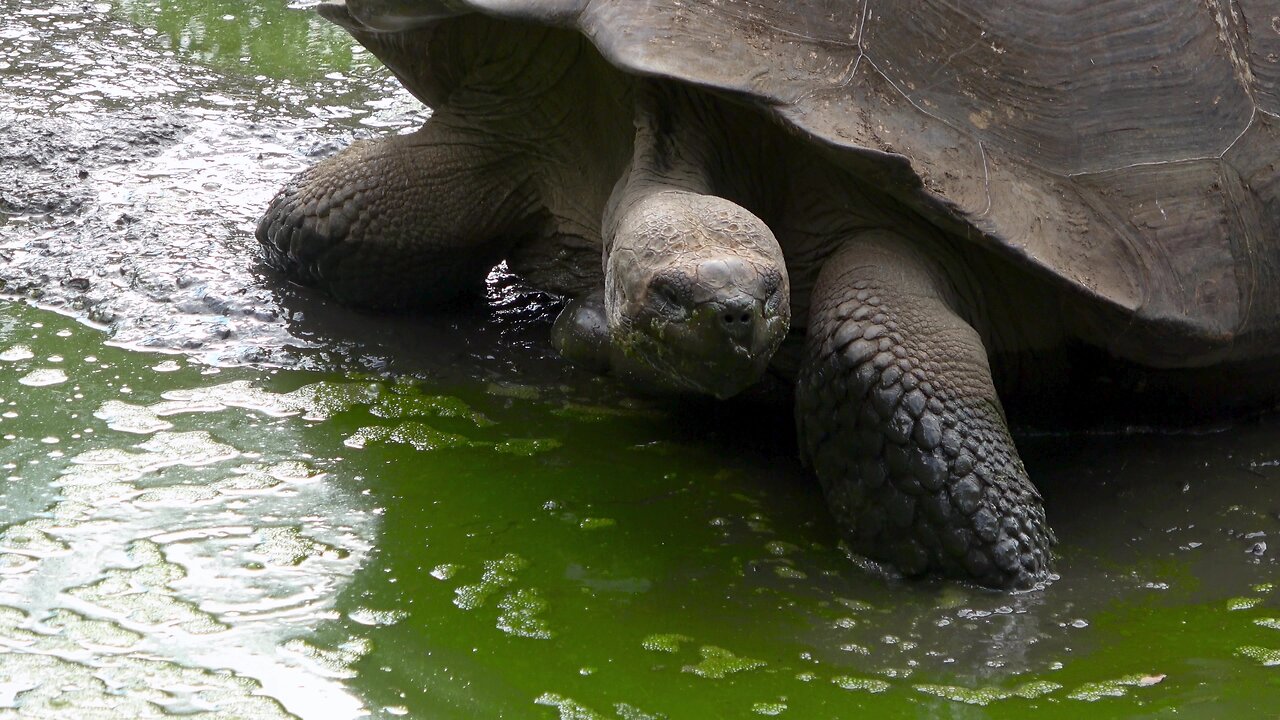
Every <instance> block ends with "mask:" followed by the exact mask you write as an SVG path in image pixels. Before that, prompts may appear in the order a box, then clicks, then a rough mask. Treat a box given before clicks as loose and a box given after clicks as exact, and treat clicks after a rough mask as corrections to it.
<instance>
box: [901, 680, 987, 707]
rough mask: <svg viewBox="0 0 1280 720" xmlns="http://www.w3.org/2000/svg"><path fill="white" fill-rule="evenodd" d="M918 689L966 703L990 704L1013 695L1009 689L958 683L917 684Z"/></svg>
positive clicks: (928, 693) (925, 692)
mask: <svg viewBox="0 0 1280 720" xmlns="http://www.w3.org/2000/svg"><path fill="white" fill-rule="evenodd" d="M915 687H916V690H917V691H919V692H922V693H924V694H926V695H933V696H934V697H940V698H943V699H946V700H950V701H952V702H959V703H965V704H966V705H989V704H991V703H993V702H996V701H997V700H1004V699H1005V698H1008V697H1010V696H1011V693H1010V692H1009V691H1008V690H1002V689H1000V688H994V687H980V688H966V687H960V686H958V685H930V684H924V685H916V686H915Z"/></svg>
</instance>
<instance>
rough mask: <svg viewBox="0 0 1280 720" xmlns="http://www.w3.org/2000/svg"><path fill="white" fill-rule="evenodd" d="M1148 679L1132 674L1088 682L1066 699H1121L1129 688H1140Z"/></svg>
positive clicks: (1088, 700) (1091, 700)
mask: <svg viewBox="0 0 1280 720" xmlns="http://www.w3.org/2000/svg"><path fill="white" fill-rule="evenodd" d="M1147 677H1150V676H1148V675H1142V674H1133V675H1125V676H1123V677H1119V678H1116V679H1115V680H1103V681H1100V682H1089V683H1085V684H1083V685H1081V686H1080V687H1078V688H1076V689H1075V690H1072V691H1071V692H1070V693H1068V694H1067V697H1069V698H1071V699H1072V700H1084V701H1087V702H1094V701H1097V700H1101V699H1102V698H1107V697H1123V696H1124V695H1126V694H1127V693H1128V692H1129V688H1133V687H1142V686H1144V685H1145V684H1148V683H1145V682H1144V679H1145V678H1147Z"/></svg>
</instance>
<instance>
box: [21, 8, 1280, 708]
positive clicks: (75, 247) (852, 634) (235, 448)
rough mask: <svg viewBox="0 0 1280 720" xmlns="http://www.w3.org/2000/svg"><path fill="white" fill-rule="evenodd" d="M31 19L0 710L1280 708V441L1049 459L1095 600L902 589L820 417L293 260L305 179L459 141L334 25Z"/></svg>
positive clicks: (25, 40)
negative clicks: (670, 387)
mask: <svg viewBox="0 0 1280 720" xmlns="http://www.w3.org/2000/svg"><path fill="white" fill-rule="evenodd" d="M0 8H2V9H3V10H2V11H0V108H3V109H0V125H2V126H3V127H4V128H5V129H4V137H5V138H6V140H7V141H8V142H7V143H6V144H5V145H4V146H3V147H0V281H3V282H4V285H5V292H6V294H7V296H8V297H9V301H7V302H6V303H4V304H0V438H2V439H0V647H2V648H3V650H2V651H0V717H7V716H15V717H24V718H25V717H35V718H40V717H48V718H62V717H103V718H135V717H165V716H169V715H182V716H196V717H209V718H214V717H249V718H272V717H290V716H293V717H300V718H324V719H326V720H327V719H329V718H354V717H363V716H373V717H400V716H409V717H421V718H440V717H445V718H448V717H459V718H470V717H499V716H502V717H516V718H523V717H530V718H540V717H545V718H555V717H561V718H590V717H606V718H642V717H663V716H665V717H671V718H682V717H754V716H762V715H763V716H772V715H779V716H782V717H796V718H814V717H845V716H854V715H859V714H865V715H866V716H868V717H889V718H891V717H910V718H977V717H1008V718H1022V717H1026V716H1027V715H1028V714H1029V713H1032V712H1035V713H1036V714H1037V715H1036V716H1037V717H1040V716H1045V717H1064V718H1068V717H1069V718H1075V717H1080V716H1081V715H1086V714H1088V715H1091V716H1097V717H1135V716H1140V717H1193V718H1221V717H1232V718H1252V717H1258V718H1264V717H1274V716H1275V715H1276V712H1277V711H1280V590H1277V588H1276V587H1275V586H1274V583H1277V582H1280V573H1277V571H1276V556H1277V550H1280V545H1278V543H1280V539H1278V538H1280V491H1278V490H1277V487H1278V483H1280V422H1278V421H1277V420H1275V419H1267V420H1263V421H1256V422H1247V423H1241V424H1238V425H1236V426H1233V427H1231V428H1229V429H1219V430H1216V431H1213V432H1208V431H1206V432H1184V433H1154V432H1153V433H1145V434H1136V435H1129V436H1118V435H1099V436H1034V437H1022V438H1020V443H1021V447H1022V448H1023V450H1024V454H1025V456H1026V459H1027V462H1028V465H1029V466H1030V468H1031V471H1032V474H1033V477H1035V478H1036V479H1037V482H1038V483H1039V484H1040V485H1041V487H1042V488H1043V489H1044V492H1045V495H1046V501H1047V506H1048V511H1049V515H1050V520H1051V521H1052V522H1053V524H1054V526H1055V527H1056V529H1057V532H1058V535H1059V537H1060V538H1061V539H1062V543H1063V544H1062V547H1061V558H1060V561H1059V570H1060V571H1061V573H1062V576H1063V577H1062V579H1061V580H1059V581H1058V582H1057V583H1055V584H1054V585H1052V586H1051V587H1050V588H1049V589H1048V590H1047V591H1044V592H1037V593H1028V594H1021V595H1006V594H992V593H987V592H981V591H976V590H971V589H967V588H965V587H962V586H960V585H957V584H954V583H902V582H899V581H895V580H892V579H886V578H885V577H884V576H883V575H882V574H880V573H878V572H876V571H875V569H874V568H869V567H867V566H866V565H865V563H861V562H859V561H857V560H856V559H854V558H850V557H848V556H847V555H846V554H845V553H844V552H843V550H842V549H841V548H840V546H839V543H838V538H837V536H836V534H835V530H834V528H833V526H832V524H831V523H830V522H829V521H828V519H827V518H826V515H825V510H824V508H823V505H822V501H821V498H820V496H819V494H818V492H817V491H816V489H815V487H814V486H813V484H812V483H811V481H809V480H808V479H807V478H806V476H805V475H804V474H803V472H801V470H800V469H799V468H798V467H797V464H796V463H795V462H794V460H793V459H792V458H793V457H794V448H793V447H791V443H790V441H789V440H788V439H787V438H788V435H789V432H790V430H789V427H790V423H789V421H788V417H787V411H786V409H785V408H782V409H779V408H776V407H771V406H769V405H767V404H756V405H752V404H738V405H734V406H729V407H725V406H716V405H693V406H683V407H667V406H663V405H659V404H655V403H653V402H651V401H646V400H642V399H637V398H632V397H629V396H628V395H627V394H626V393H625V391H623V390H622V389H620V388H617V387H615V386H613V385H612V384H611V383H609V382H608V381H603V380H599V379H596V378H592V377H590V376H588V375H585V374H582V373H578V372H575V371H572V370H570V369H568V368H565V367H564V366H563V364H561V363H560V362H558V361H557V360H556V359H555V358H554V357H553V356H552V354H551V352H550V351H549V349H548V348H547V342H546V331H547V328H548V325H549V319H550V317H551V315H552V314H553V312H554V309H555V303H554V302H553V301H551V300H550V299H548V298H545V297H542V296H539V295H537V294H534V293H529V292H527V291H525V290H523V289H522V288H520V286H519V285H518V283H516V282H515V281H514V280H512V279H511V278H507V277H505V276H502V275H500V274H495V276H494V277H493V278H492V282H491V285H490V296H489V298H488V299H487V300H486V301H485V302H483V303H479V304H477V306H475V307H472V308H467V309H464V310H461V311H459V312H457V313H454V314H451V315H446V316H443V317H439V318H432V319H425V320H424V319H414V318H381V317H373V318H371V317H368V316H361V315H358V314H355V313H351V312H349V311H346V310H343V309H341V308H337V307H333V306H332V305H330V304H329V303H327V302H325V301H324V300H323V299H322V298H317V297H315V296H312V295H311V294H309V293H307V292H304V291H300V290H297V289H294V288H290V287H288V286H283V285H281V284H280V283H279V281H278V280H277V279H276V278H273V277H272V276H270V275H269V274H268V273H265V272H263V271H262V270H261V269H260V268H258V267H257V266H256V264H255V260H254V255H253V252H254V249H253V245H254V241H253V239H252V235H251V232H252V226H253V223H254V221H255V219H256V216H257V214H258V213H259V212H260V210H261V207H262V206H263V205H264V204H265V202H266V200H267V199H268V198H269V197H270V195H271V194H272V193H273V192H274V191H275V188H276V187H277V186H278V184H279V183H280V182H282V181H283V179H284V178H285V177H287V176H288V175H289V174H290V173H292V172H295V171H296V170H297V169H299V168H301V167H303V166H305V165H306V164H308V163H310V162H313V161H314V159H315V158H316V157H320V156H322V155H324V154H326V153H328V152H332V151H333V150H335V149H336V148H338V147H341V146H342V145H344V144H345V143H347V142H349V141H350V140H351V139H352V138H354V137H358V136H363V135H369V134H374V133H378V132H395V131H397V130H399V129H403V128H410V127H413V126H414V125H415V124H416V123H418V122H421V119H422V117H423V116H424V111H422V110H421V109H420V108H419V107H417V106H416V105H415V104H414V103H413V102H412V100H411V99H409V98H407V97H406V96H405V95H404V94H403V93H402V92H400V91H398V90H397V89H396V88H395V85H394V83H393V82H392V81H390V80H389V79H388V78H387V77H386V75H385V73H384V72H383V71H382V70H380V69H379V68H378V67H377V66H376V64H375V63H373V62H372V61H371V60H370V59H369V57H368V55H367V54H364V53H361V52H359V51H358V49H355V48H352V46H351V45H350V43H349V42H347V41H346V39H345V38H344V37H343V36H342V35H341V34H339V33H336V32H335V31H333V30H331V29H330V28H327V27H326V26H324V25H323V24H322V23H320V22H318V21H316V20H315V19H314V18H313V17H312V16H311V15H310V14H309V13H307V12H305V11H302V10H290V9H287V8H285V7H283V5H280V4H277V3H262V4H259V5H248V4H245V3H239V2H228V1H224V2H201V3H195V2H168V1H166V2H120V3H117V4H114V5H106V4H103V5H91V6H85V5H80V4H74V5H66V6H60V7H59V6H55V7H52V8H51V7H49V6H48V5H39V6H37V5H36V4H35V3H31V2H20V1H18V0H0ZM51 310H52V311H57V313H55V312H51Z"/></svg>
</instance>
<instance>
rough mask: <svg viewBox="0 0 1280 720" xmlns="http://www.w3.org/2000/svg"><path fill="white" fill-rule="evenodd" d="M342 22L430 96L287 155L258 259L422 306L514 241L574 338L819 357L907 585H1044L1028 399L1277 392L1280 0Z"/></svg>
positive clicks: (683, 385)
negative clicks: (1024, 444) (414, 113)
mask: <svg viewBox="0 0 1280 720" xmlns="http://www.w3.org/2000/svg"><path fill="white" fill-rule="evenodd" d="M319 11H320V12H321V13H322V14H323V15H324V16H325V17H327V18H329V19H330V20H332V21H334V22H336V23H338V24H339V25H341V26H343V27H344V28H346V29H347V30H348V31H349V32H350V33H351V34H352V35H354V36H355V38H356V39H357V40H359V42H360V43H362V44H363V45H364V46H366V47H367V48H369V49H370V50H371V51H372V52H373V53H374V54H375V55H377V56H378V57H379V58H380V59H381V60H382V61H383V62H384V63H386V65H387V66H388V67H389V68H390V69H391V70H392V71H393V72H394V73H395V74H396V76H397V77H398V78H399V79H400V81H401V82H402V83H403V84H404V85H405V87H407V88H408V89H409V90H410V91H411V92H412V93H413V94H414V95H416V96H417V97H418V98H420V99H421V100H422V101H423V102H424V103H426V104H427V105H429V106H430V107H431V108H433V114H432V115H431V118H430V120H428V121H427V123H426V125H425V126H424V127H423V128H421V129H420V130H418V131H417V132H414V133H412V134H407V135H395V136H391V137H386V138H382V139H379V140H376V141H372V142H362V143H358V144H355V145H353V146H352V147H350V148H348V149H347V150H345V151H344V152H342V153H340V154H338V155H336V156H334V157H332V158H329V159H327V160H325V161H323V162H321V163H319V164H317V165H316V166H314V167H312V168H311V169H309V170H307V171H305V172H303V173H301V174H300V175H298V176H297V177H296V178H295V179H294V180H293V181H291V182H290V183H289V184H288V185H287V187H285V188H284V189H283V190H282V191H281V192H280V194H279V195H278V196H277V197H276V198H275V199H274V200H273V201H272V203H271V205H270V207H269V208H268V210H267V212H266V215H265V216H264V217H263V219H262V222H261V224H260V225H259V228H258V239H259V240H260V241H261V243H262V245H263V247H264V250H265V255H266V259H267V262H268V263H269V264H271V265H272V266H274V267H276V268H279V269H280V270H282V271H283V272H284V273H286V274H287V275H288V276H290V277H292V278H294V279H296V280H298V281H300V282H303V283H307V284H313V285H316V286H319V287H321V288H323V289H325V290H327V291H328V292H329V293H331V294H332V295H333V296H335V297H336V298H338V299H340V300H342V301H344V302H349V303H352V304H356V305H361V306H366V307H372V308H422V307H431V306H438V305H440V304H441V303H444V302H447V301H450V300H452V299H454V298H456V297H457V296H459V295H462V294H465V293H468V292H473V291H475V290H476V289H478V288H479V287H481V286H482V283H483V279H484V278H485V276H486V274H487V273H488V272H489V271H490V270H491V268H493V267H494V265H495V264H497V263H499V262H501V261H504V260H505V261H506V263H507V264H508V266H509V267H510V269H511V270H512V271H514V272H516V273H518V274H520V275H522V276H523V277H524V278H526V279H527V280H528V281H529V282H530V283H531V284H532V285H534V286H537V287H540V288H543V289H546V290H548V291H551V292H555V293H561V294H563V295H565V296H568V297H570V298H572V299H573V300H572V302H571V304H570V305H569V307H568V308H567V310H566V311H565V313H564V315H562V316H561V318H560V319H559V320H558V321H557V325H556V328H555V330H554V333H553V334H554V341H555V343H556V345H557V347H558V348H559V349H560V350H561V352H562V353H563V354H565V355H566V356H568V357H569V358H570V359H573V360H577V361H580V362H585V363H591V364H595V365H598V366H601V367H608V368H610V369H611V370H612V371H613V372H615V373H617V374H618V375H620V376H622V377H625V378H629V379H630V380H632V381H633V382H635V383H638V384H642V385H645V386H648V387H654V388H665V389H673V390H680V391H689V392H695V393H705V394H710V395H713V396H716V397H726V396H729V395H733V394H734V393H737V392H738V391H740V390H742V389H743V388H745V387H746V386H748V385H751V384H752V383H753V382H754V381H756V380H757V379H759V378H760V377H761V375H762V373H764V372H766V371H767V370H768V371H769V372H773V373H778V374H781V375H782V376H784V377H789V378H791V379H794V382H795V408H796V410H795V414H796V425H797V429H798V432H799V447H800V451H801V455H802V457H803V459H804V461H805V462H806V463H807V464H808V465H809V466H811V467H812V468H813V470H814V472H815V473H816V475H817V477H818V479H819V481H820V482H821V484H822V486H823V488H824V490H825V493H826V496H827V498H828V501H829V504H830V506H831V509H832V511H833V513H834V515H835V517H836V518H837V519H838V521H839V522H840V524H841V525H842V527H843V529H844V531H845V533H846V535H847V537H848V539H849V541H850V542H851V544H852V545H853V546H854V547H855V548H856V549H857V550H859V551H860V552H862V553H864V554H866V555H868V556H870V557H872V558H876V559H879V560H882V561H885V562H887V563H890V564H892V565H893V566H895V567H897V568H898V569H900V570H901V571H902V572H903V573H904V574H907V575H919V574H927V573H941V574H946V575H953V576H960V577H967V578H971V579H973V580H974V581H976V582H978V583H981V584H983V585H988V586H992V587H1004V588H1026V587H1029V586H1034V585H1036V584H1037V583H1040V582H1042V581H1043V580H1044V579H1046V578H1049V577H1051V572H1052V569H1051V546H1052V545H1053V543H1054V535H1053V533H1052V531H1051V530H1050V528H1049V527H1048V525H1047V524H1046V521H1045V516H1044V511H1043V508H1042V500H1041V496H1040V494H1039V492H1038V491H1037V490H1036V488H1035V487H1034V486H1033V485H1032V484H1031V482H1030V481H1029V480H1028V478H1027V474H1026V471H1025V469H1024V467H1023V464H1022V461H1021V460H1020V458H1019V456H1018V453H1017V451H1016V449H1015V447H1014V444H1013V441H1012V440H1011V437H1010V434H1009V430H1008V427H1007V424H1006V414H1005V407H1014V408H1028V409H1029V410H1028V412H1029V413H1031V414H1032V415H1034V414H1036V413H1039V412H1040V411H1041V410H1042V409H1043V408H1042V407H1038V404H1039V405H1040V406H1047V405H1049V404H1054V403H1059V402H1061V401H1063V400H1075V401H1076V406H1078V407H1083V408H1085V409H1086V411H1087V410H1088V409H1089V408H1097V409H1103V408H1112V407H1114V406H1116V405H1128V404H1132V405H1135V406H1136V405H1143V404H1148V405H1151V406H1155V407H1160V408H1164V409H1170V408H1172V409H1182V410H1184V411H1185V413H1186V415H1187V416H1191V415H1192V414H1193V413H1201V412H1208V411H1210V410H1213V411H1220V410H1224V409H1225V410H1228V411H1232V412H1240V411H1241V409H1242V408H1246V407H1260V406H1264V405H1266V404H1268V403H1271V402H1273V401H1274V400H1275V398H1276V396H1277V395H1276V392H1275V391H1276V386H1277V385H1278V384H1280V383H1277V381H1276V377H1275V376H1276V374H1277V373H1276V367H1277V366H1276V364H1275V362H1274V361H1275V359H1276V358H1277V355H1278V354H1280V348H1278V347H1277V340H1278V338H1277V330H1278V329H1280V284H1278V282H1277V281H1278V280H1280V57H1278V56H1280V9H1277V7H1276V5H1275V3H1274V0H1232V2H1229V3H1228V2H1218V1H1217V0H1209V1H1207V2H1205V1H1201V0H1112V1H1111V2H1105V3H1100V2H1063V0H981V1H980V0H949V1H947V2H943V1H942V0H893V1H885V0H775V1H767V0H347V2H345V3H343V2H341V1H339V2H327V3H324V4H322V5H320V6H319ZM769 368H772V370H769ZM1109 368H1112V369H1114V368H1120V370H1118V371H1115V372H1113V371H1112V370H1110V369H1109ZM1115 378H1119V380H1116V379H1115ZM1104 380H1105V381H1106V382H1104ZM1108 383H1110V384H1108ZM1075 388H1084V389H1083V390H1078V389H1075ZM997 391H998V392H999V395H998V394H997ZM1000 396H1003V397H1004V398H1005V403H1003V404H1002V402H1001V399H1000Z"/></svg>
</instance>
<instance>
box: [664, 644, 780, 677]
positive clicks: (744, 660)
mask: <svg viewBox="0 0 1280 720" xmlns="http://www.w3.org/2000/svg"><path fill="white" fill-rule="evenodd" d="M698 652H699V653H700V654H701V655H702V661H701V662H699V663H698V664H697V665H686V666H684V667H683V668H681V670H683V671H684V672H688V673H693V674H694V675H697V676H698V677H703V678H708V679H711V680H719V679H721V678H725V677H728V676H730V675H733V674H735V673H740V672H746V671H748V670H755V669H758V668H762V667H765V665H767V663H766V662H765V661H763V660H757V659H755V658H749V657H740V656H738V655H734V654H733V652H731V651H729V650H727V649H725V648H722V647H718V646H716V645H703V646H702V647H700V648H698Z"/></svg>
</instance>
